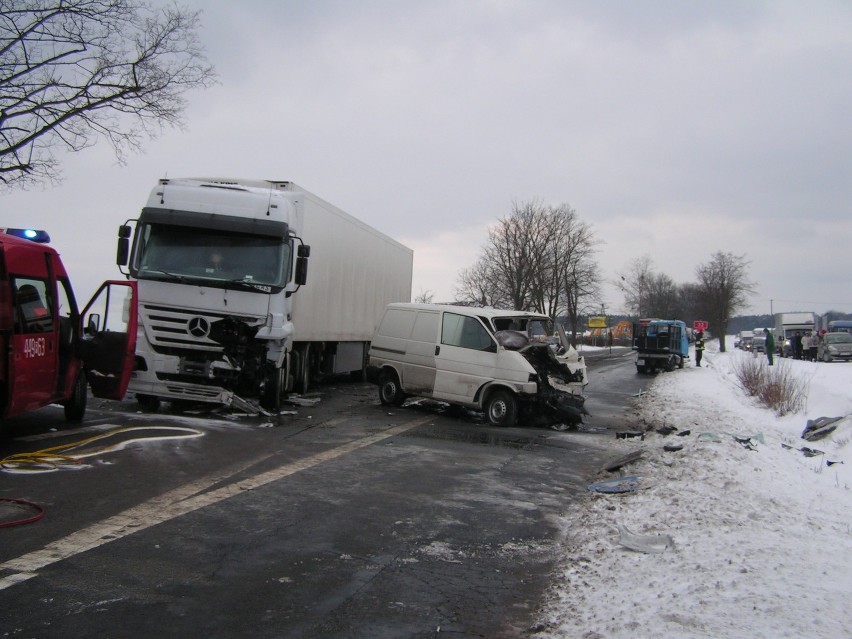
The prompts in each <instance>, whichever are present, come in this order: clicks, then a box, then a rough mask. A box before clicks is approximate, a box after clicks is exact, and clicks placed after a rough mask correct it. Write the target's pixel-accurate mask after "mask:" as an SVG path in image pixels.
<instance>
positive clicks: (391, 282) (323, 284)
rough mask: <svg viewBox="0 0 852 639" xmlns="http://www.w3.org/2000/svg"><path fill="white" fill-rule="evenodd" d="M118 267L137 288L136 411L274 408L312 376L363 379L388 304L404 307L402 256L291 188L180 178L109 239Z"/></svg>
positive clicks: (407, 283) (408, 259)
mask: <svg viewBox="0 0 852 639" xmlns="http://www.w3.org/2000/svg"><path fill="white" fill-rule="evenodd" d="M131 222H135V232H134V233H133V238H132V242H131V232H132V227H131V226H130V223H131ZM309 259H310V278H308V277H307V273H308V261H309ZM117 262H118V264H119V266H122V267H124V266H126V267H127V269H126V273H125V274H126V275H127V276H128V277H129V278H130V279H132V280H135V281H136V282H137V283H138V295H139V324H138V326H139V328H138V341H137V346H136V370H135V371H134V373H133V376H132V378H131V380H130V386H129V389H128V390H129V391H130V392H134V393H136V397H137V399H138V400H139V402H140V404H142V405H143V406H144V407H147V408H149V409H156V407H157V406H158V405H159V402H160V399H168V400H172V401H174V400H190V401H202V402H214V403H222V404H226V405H231V404H237V405H239V407H241V408H243V409H249V410H257V409H258V407H257V405H256V403H255V402H253V401H246V400H258V401H259V402H260V404H261V405H262V406H264V407H266V408H268V409H270V410H274V411H277V410H278V409H279V407H280V403H281V399H282V395H283V394H284V393H286V392H289V391H292V390H297V391H300V392H304V391H305V390H307V388H308V385H309V384H310V382H311V380H312V379H317V378H319V377H321V376H322V375H327V374H335V373H345V372H350V373H352V374H353V375H355V376H358V377H360V378H363V377H364V375H365V372H366V357H367V349H368V346H369V341H370V339H371V337H372V333H373V331H374V330H375V326H376V323H377V322H378V320H379V318H380V317H381V314H382V312H383V311H384V308H385V306H386V305H387V304H388V303H389V302H397V301H409V300H410V296H411V274H412V262H413V255H412V251H411V249H409V248H406V247H405V246H403V245H401V244H400V243H398V242H396V241H395V240H393V239H391V238H389V237H387V236H386V235H383V234H382V233H380V232H379V231H377V230H375V229H373V228H371V227H370V226H368V225H366V224H364V223H363V222H361V221H359V220H357V219H355V218H354V217H352V216H351V215H348V214H347V213H345V212H343V211H342V210H340V209H338V208H337V207H335V206H333V205H331V204H329V203H328V202H325V201H324V200H322V199H320V198H319V197H317V196H316V195H313V194H312V193H310V192H308V191H306V190H305V189H303V188H301V187H299V186H297V185H296V184H294V183H292V182H286V181H266V180H242V179H208V178H183V179H163V180H160V182H159V184H158V185H157V186H156V187H155V188H154V189H153V190H152V191H151V194H150V197H149V199H148V202H147V204H146V206H145V207H144V208H143V209H142V212H141V214H140V215H139V218H138V219H137V220H130V221H128V223H127V224H125V225H123V226H122V227H121V228H120V229H119V244H118V255H117ZM122 272H125V269H122Z"/></svg>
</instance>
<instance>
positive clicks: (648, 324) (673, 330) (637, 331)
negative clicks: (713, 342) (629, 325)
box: [632, 319, 689, 374]
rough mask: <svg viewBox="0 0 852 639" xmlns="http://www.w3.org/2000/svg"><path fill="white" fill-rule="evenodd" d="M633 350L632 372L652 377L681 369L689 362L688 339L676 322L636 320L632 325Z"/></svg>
mask: <svg viewBox="0 0 852 639" xmlns="http://www.w3.org/2000/svg"><path fill="white" fill-rule="evenodd" d="M632 346H633V350H634V351H636V371H637V372H638V373H646V374H648V373H656V372H657V371H660V370H664V371H672V370H674V369H675V366H677V367H678V368H683V364H684V362H685V361H686V360H687V359H689V338H688V335H687V332H686V324H685V323H684V322H682V321H680V320H661V319H653V320H640V322H639V323H638V324H634V325H633V344H632Z"/></svg>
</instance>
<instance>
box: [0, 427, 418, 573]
mask: <svg viewBox="0 0 852 639" xmlns="http://www.w3.org/2000/svg"><path fill="white" fill-rule="evenodd" d="M432 419H434V418H433V417H424V418H422V419H418V420H414V421H411V422H408V423H405V424H401V425H399V426H394V427H393V428H389V429H388V430H384V431H382V432H380V433H375V434H373V435H369V436H367V437H362V438H361V439H356V440H355V441H352V442H349V443H348V444H343V445H341V446H338V447H337V448H332V449H330V450H326V451H323V452H321V453H317V454H315V455H311V456H310V457H305V458H304V459H300V460H297V461H294V462H291V463H289V464H285V465H283V466H279V467H278V468H274V469H273V470H270V471H267V472H264V473H260V474H259V475H255V476H254V477H248V478H245V479H241V480H237V481H234V482H232V483H230V484H228V485H225V486H222V487H220V488H217V489H215V490H210V491H209V492H206V491H207V490H208V489H209V488H211V487H212V486H214V485H216V484H218V483H220V482H222V481H226V480H228V479H230V478H231V477H233V476H234V475H235V474H237V473H238V472H240V471H241V470H244V469H245V468H247V467H248V466H249V465H254V464H256V463H258V462H259V461H262V460H263V459H268V458H269V457H271V456H272V455H271V454H270V455H267V456H266V457H264V458H262V459H260V460H253V461H252V462H251V463H250V464H248V465H243V466H242V467H240V468H237V469H230V470H229V471H228V472H227V473H219V474H217V475H212V476H209V477H205V478H203V479H199V480H198V481H195V482H192V483H189V484H186V485H184V486H181V487H180V488H177V489H175V490H172V491H170V492H168V493H165V494H163V495H160V496H158V497H154V498H153V499H149V500H148V501H146V502H145V503H142V504H139V505H138V506H134V507H133V508H129V509H128V510H125V511H124V512H121V513H118V514H117V515H113V516H112V517H108V518H106V519H104V520H102V521H99V522H97V523H94V524H92V525H91V526H88V527H87V528H84V529H82V530H78V531H76V532H73V533H71V534H70V535H67V536H66V537H63V538H62V539H58V540H56V541H54V542H51V543H49V544H47V545H46V546H44V547H43V548H41V549H39V550H35V551H33V552H30V553H27V554H25V555H21V556H20V557H16V558H14V559H10V560H8V561H6V562H4V563H2V564H0V574H3V573H7V572H9V571H11V572H12V574H7V575H6V576H4V577H0V590H3V589H5V588H9V587H11V586H14V585H16V584H19V583H21V582H23V581H26V580H27V579H31V578H32V577H35V576H37V574H38V570H40V569H42V568H44V567H46V566H49V565H51V564H54V563H56V562H59V561H62V560H63V559H68V558H69V557H73V556H74V555H78V554H80V553H83V552H86V551H87V550H92V549H94V548H97V547H99V546H103V545H104V544H108V543H110V542H112V541H116V540H118V539H121V538H123V537H127V536H128V535H132V534H133V533H137V532H139V531H142V530H145V529H146V528H150V527H152V526H156V525H157V524H161V523H163V522H166V521H170V520H172V519H175V518H177V517H180V516H181V515H186V514H188V513H191V512H194V511H196V510H198V509H200V508H204V507H205V506H210V505H213V504H216V503H218V502H220V501H224V500H226V499H230V498H231V497H234V496H235V495H238V494H240V493H242V492H245V491H250V490H254V489H256V488H260V487H262V486H265V485H266V484H269V483H272V482H274V481H277V480H279V479H283V478H285V477H289V476H290V475H294V474H296V473H298V472H300V471H303V470H307V469H309V468H313V467H314V466H318V465H319V464H323V463H325V462H328V461H331V460H333V459H336V458H338V457H341V456H343V455H347V454H349V453H351V452H354V451H356V450H359V449H361V448H365V447H367V446H371V445H372V444H375V443H378V442H380V441H382V440H385V439H388V438H390V437H395V436H396V435H399V434H401V433H404V432H405V431H407V430H411V429H412V428H416V427H417V426H421V425H423V424H425V423H427V422H429V421H431V420H432Z"/></svg>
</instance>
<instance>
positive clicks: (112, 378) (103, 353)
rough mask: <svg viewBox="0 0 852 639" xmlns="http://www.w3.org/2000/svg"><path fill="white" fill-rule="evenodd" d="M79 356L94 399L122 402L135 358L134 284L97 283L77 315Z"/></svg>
mask: <svg viewBox="0 0 852 639" xmlns="http://www.w3.org/2000/svg"><path fill="white" fill-rule="evenodd" d="M80 317H81V321H83V322H85V324H84V326H83V327H82V330H81V331H80V334H81V336H82V337H81V339H80V357H81V359H82V360H83V367H84V369H85V371H86V378H87V379H88V381H89V386H90V387H91V389H92V394H93V395H94V396H95V397H101V398H104V399H122V398H123V397H124V393H125V392H126V391H127V385H128V383H129V382H130V375H131V373H133V366H134V363H135V355H136V328H137V322H138V317H139V313H138V297H137V294H136V282H131V281H124V280H121V281H116V280H111V281H108V282H104V283H103V284H101V287H100V288H99V289H98V290H97V292H96V293H95V295H94V296H93V297H92V299H91V300H90V301H89V303H88V304H86V307H85V308H84V309H83V312H82V313H81V315H80Z"/></svg>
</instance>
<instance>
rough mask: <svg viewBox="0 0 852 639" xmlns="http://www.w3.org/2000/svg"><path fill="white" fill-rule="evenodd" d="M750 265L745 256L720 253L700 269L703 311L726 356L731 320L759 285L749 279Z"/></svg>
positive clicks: (699, 277)
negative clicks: (726, 338)
mask: <svg viewBox="0 0 852 639" xmlns="http://www.w3.org/2000/svg"><path fill="white" fill-rule="evenodd" d="M749 264H750V262H748V261H746V259H745V256H744V255H734V254H733V253H725V252H722V251H717V252H716V253H714V254H713V256H712V257H711V259H710V261H709V262H707V263H706V264H700V265H699V266H698V267H697V269H696V274H697V275H698V292H699V295H700V307H701V308H700V310H701V311H703V312H704V313H706V315H707V320H708V321H709V323H710V331H711V332H713V333H714V334H716V335H718V336H719V350H720V351H722V352H723V353H724V352H725V335H726V334H727V331H728V320H729V319H730V318H731V316H732V315H733V314H734V313H736V312H737V311H738V310H740V309H741V308H742V307H743V306H745V303H746V296H747V295H748V294H749V293H754V286H755V284H754V283H753V282H750V281H749V280H748V265H749Z"/></svg>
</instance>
